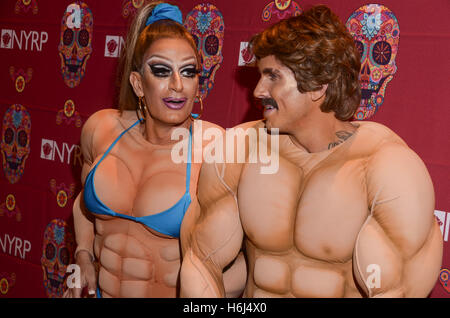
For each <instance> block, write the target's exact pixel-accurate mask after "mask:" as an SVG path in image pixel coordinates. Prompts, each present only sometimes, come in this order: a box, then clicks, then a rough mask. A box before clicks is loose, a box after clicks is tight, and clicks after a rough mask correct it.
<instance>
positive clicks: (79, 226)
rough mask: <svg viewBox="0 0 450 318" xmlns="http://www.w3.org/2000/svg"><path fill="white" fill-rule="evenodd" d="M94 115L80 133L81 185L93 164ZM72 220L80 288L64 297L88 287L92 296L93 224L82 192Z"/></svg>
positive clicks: (74, 206) (75, 205)
mask: <svg viewBox="0 0 450 318" xmlns="http://www.w3.org/2000/svg"><path fill="white" fill-rule="evenodd" d="M96 117H97V116H96V114H94V115H93V116H91V117H90V118H89V119H88V120H87V121H86V123H85V125H84V126H83V129H82V131H81V152H82V154H83V166H82V169H81V183H82V185H83V187H84V183H85V180H86V177H87V174H88V173H89V170H90V168H91V166H92V163H93V158H94V156H93V137H94V131H95V128H96V127H97V118H96ZM73 219H74V228H75V240H76V243H77V249H76V251H75V261H76V263H77V264H78V265H79V266H80V268H81V285H82V286H81V288H69V289H68V290H67V291H66V293H65V295H64V297H80V296H81V292H82V288H84V287H86V286H87V287H88V292H89V294H90V295H91V296H92V295H94V294H95V289H96V273H95V268H94V266H93V263H92V262H93V261H94V251H93V245H94V238H95V233H94V223H93V220H92V219H90V218H89V217H88V215H87V211H86V208H85V206H84V203H83V190H82V191H81V192H80V193H79V194H78V196H77V198H76V199H75V201H74V204H73Z"/></svg>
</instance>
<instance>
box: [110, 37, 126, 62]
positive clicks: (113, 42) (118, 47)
mask: <svg viewBox="0 0 450 318" xmlns="http://www.w3.org/2000/svg"><path fill="white" fill-rule="evenodd" d="M124 44H125V41H124V40H123V37H121V36H118V35H107V36H106V39H105V56H106V57H119V56H120V52H121V51H122V48H123V46H124Z"/></svg>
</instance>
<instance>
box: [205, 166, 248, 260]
mask: <svg viewBox="0 0 450 318" xmlns="http://www.w3.org/2000/svg"><path fill="white" fill-rule="evenodd" d="M214 168H215V171H216V175H217V177H218V178H219V180H220V182H221V183H222V184H223V186H224V187H225V188H226V190H227V191H228V192H230V193H231V194H232V195H233V198H234V201H235V203H236V210H237V211H238V213H239V205H238V202H237V197H236V194H235V193H234V192H233V190H232V189H231V188H230V186H229V185H228V184H226V182H225V180H224V179H222V178H221V176H220V174H219V170H218V168H217V164H216V163H214ZM222 173H225V167H223V168H222ZM240 227H241V225H240V222H238V224H236V226H235V228H234V230H233V232H232V233H231V235H230V236H229V237H228V238H227V239H226V240H225V241H224V242H223V244H222V245H220V246H219V247H217V248H216V249H214V250H213V251H211V252H209V253H207V255H206V256H205V257H204V258H203V261H206V260H208V259H211V261H212V262H213V263H214V265H216V266H217V264H215V262H214V261H213V259H212V258H211V256H213V255H214V254H215V253H217V252H218V251H219V250H221V249H222V248H223V247H225V246H226V245H227V244H228V242H230V240H231V239H232V238H233V237H234V235H235V234H236V232H237V231H238V230H239V228H240Z"/></svg>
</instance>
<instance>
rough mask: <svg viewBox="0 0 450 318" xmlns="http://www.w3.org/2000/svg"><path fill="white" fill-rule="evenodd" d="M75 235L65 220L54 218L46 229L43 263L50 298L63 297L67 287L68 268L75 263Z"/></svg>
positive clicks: (45, 286)
mask: <svg viewBox="0 0 450 318" xmlns="http://www.w3.org/2000/svg"><path fill="white" fill-rule="evenodd" d="M74 247H75V241H74V236H73V234H72V232H71V230H70V229H69V226H68V225H67V223H66V222H65V221H64V220H61V219H54V220H52V221H51V222H50V223H49V224H48V225H47V228H46V229H45V232H44V244H43V247H42V257H41V265H42V271H43V273H44V288H45V291H46V293H47V296H48V297H49V298H58V297H61V296H62V295H63V294H64V292H65V291H66V289H67V285H66V282H65V278H66V269H67V266H68V265H69V264H72V263H73V253H74V251H75V248H74Z"/></svg>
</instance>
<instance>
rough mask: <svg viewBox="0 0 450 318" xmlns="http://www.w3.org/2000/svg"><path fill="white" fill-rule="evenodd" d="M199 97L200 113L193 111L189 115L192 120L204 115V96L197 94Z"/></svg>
mask: <svg viewBox="0 0 450 318" xmlns="http://www.w3.org/2000/svg"><path fill="white" fill-rule="evenodd" d="M197 98H198V101H199V102H200V114H193V113H191V114H190V115H189V117H191V119H192V120H195V119H200V118H201V117H202V114H203V101H202V97H201V96H197Z"/></svg>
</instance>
